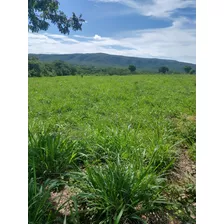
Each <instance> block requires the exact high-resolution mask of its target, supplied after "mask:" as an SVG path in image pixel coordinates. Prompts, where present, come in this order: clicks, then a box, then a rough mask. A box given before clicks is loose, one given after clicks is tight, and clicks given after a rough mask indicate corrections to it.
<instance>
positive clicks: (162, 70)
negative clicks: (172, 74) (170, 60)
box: [159, 66, 169, 74]
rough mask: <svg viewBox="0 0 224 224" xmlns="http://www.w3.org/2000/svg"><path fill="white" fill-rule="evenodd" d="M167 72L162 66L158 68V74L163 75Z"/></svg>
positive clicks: (167, 69)
mask: <svg viewBox="0 0 224 224" xmlns="http://www.w3.org/2000/svg"><path fill="white" fill-rule="evenodd" d="M167 72H169V68H167V67H165V66H162V67H160V68H159V73H163V74H165V73H167Z"/></svg>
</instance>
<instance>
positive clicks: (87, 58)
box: [30, 53, 196, 74]
mask: <svg viewBox="0 0 224 224" xmlns="http://www.w3.org/2000/svg"><path fill="white" fill-rule="evenodd" d="M30 56H36V57H38V58H39V59H40V60H41V61H43V62H52V61H55V60H62V61H65V62H68V63H70V64H72V65H79V66H85V67H89V68H90V67H92V68H93V67H96V68H97V69H98V70H99V69H102V70H103V69H105V68H106V69H107V68H111V69H112V68H116V69H122V70H123V71H124V70H126V74H127V73H128V72H129V70H128V69H127V68H128V66H129V65H131V64H132V65H135V66H136V68H137V72H139V73H153V74H155V73H158V69H159V68H160V67H162V66H166V67H168V68H169V70H170V71H172V72H174V73H178V74H179V73H183V72H184V66H185V65H189V66H191V67H192V69H194V70H196V65H195V64H191V63H185V62H179V61H173V60H164V59H155V58H136V57H126V56H119V55H109V54H102V53H92V54H41V55H38V54H36V55H34V54H30ZM89 72H90V70H89V71H87V73H86V74H90V73H89ZM98 73H101V72H98ZM103 73H104V72H103Z"/></svg>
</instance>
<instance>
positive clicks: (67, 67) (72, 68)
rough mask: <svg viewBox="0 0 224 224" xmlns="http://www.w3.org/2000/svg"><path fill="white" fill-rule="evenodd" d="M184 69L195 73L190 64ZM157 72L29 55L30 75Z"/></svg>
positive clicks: (134, 67)
mask: <svg viewBox="0 0 224 224" xmlns="http://www.w3.org/2000/svg"><path fill="white" fill-rule="evenodd" d="M184 70H185V72H186V73H187V74H195V70H193V69H192V68H191V67H190V66H185V67H184ZM150 73H152V74H155V73H156V72H155V71H151V72H150V71H142V70H137V68H136V66H134V65H129V66H128V68H118V67H105V68H102V67H95V66H84V65H72V64H70V63H67V62H64V61H61V60H55V61H52V62H43V61H40V60H39V59H38V58H37V57H34V56H29V57H28V77H42V76H49V77H54V76H72V75H81V76H83V75H130V74H150ZM157 73H162V74H178V73H179V72H175V71H171V70H169V68H168V67H166V66H162V67H160V68H159V69H158V72H157Z"/></svg>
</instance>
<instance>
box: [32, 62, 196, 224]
mask: <svg viewBox="0 0 224 224" xmlns="http://www.w3.org/2000/svg"><path fill="white" fill-rule="evenodd" d="M49 64H50V65H52V64H53V63H52V64H51V63H49ZM59 64H60V63H59ZM46 65H48V63H46ZM76 69H77V74H79V73H78V72H79V69H80V67H79V66H77V67H76ZM92 69H93V68H92ZM126 70H127V69H126ZM86 71H88V70H86ZM87 74H88V73H87ZM28 81H29V89H28V90H29V102H28V105H29V108H28V111H29V130H30V132H29V139H28V140H29V143H28V153H29V154H28V156H29V161H28V162H29V169H28V171H29V183H30V187H29V189H31V190H30V193H29V195H31V196H29V198H30V199H29V212H31V213H30V215H29V221H30V223H37V224H39V223H63V220H64V221H66V222H67V223H68V224H69V223H89V224H93V223H100V222H101V223H110V222H111V223H125V222H126V223H127V222H129V223H130V222H132V223H144V222H143V221H145V222H146V223H150V222H151V223H153V222H155V217H154V215H156V216H157V217H158V216H159V217H162V214H166V213H168V214H170V215H171V216H172V215H174V216H175V217H178V219H179V220H181V221H183V222H184V220H185V221H186V222H187V221H188V222H191V221H190V220H191V219H192V218H191V217H190V215H189V214H191V213H192V212H193V213H194V210H193V208H192V202H193V203H194V202H195V199H194V186H193V185H192V186H190V185H189V186H188V185H184V186H180V187H181V189H179V188H177V189H176V188H175V189H174V188H171V186H170V187H169V184H168V183H169V182H168V181H167V179H169V178H170V174H171V173H172V172H171V171H173V168H174V167H175V163H176V159H177V156H178V152H179V150H178V149H179V148H180V147H182V146H184V147H185V148H186V150H190V151H189V152H190V155H191V156H192V158H193V157H194V156H195V153H196V152H195V142H196V138H195V113H196V109H195V107H196V103H195V76H192V75H186V74H184V75H162V76H159V75H138V76H109V75H108V76H86V75H85V77H84V78H81V77H80V76H66V77H61V76H58V77H52V78H50V77H43V78H40V79H37V78H35V79H29V80H28ZM194 158H195V157H194ZM48 178H50V179H51V180H52V181H53V180H54V179H57V181H56V182H55V183H57V186H55V187H52V188H51V189H50V190H49V191H50V192H52V191H54V192H57V191H60V189H62V187H63V186H64V185H65V184H67V185H69V187H71V188H74V189H76V190H77V189H78V190H77V191H76V193H77V194H75V195H74V196H73V197H72V198H73V201H74V203H73V204H74V209H75V214H73V215H74V216H73V215H71V216H67V217H66V219H65V217H64V216H62V215H60V214H58V213H57V211H55V208H54V209H53V208H52V204H48V200H47V198H49V191H48V189H49V188H46V187H45V186H50V183H49V182H48ZM59 182H60V183H61V182H62V184H63V185H60V186H59ZM170 188H171V189H170ZM32 189H33V190H32ZM41 189H42V190H41ZM32 192H35V193H32ZM182 192H186V193H187V194H188V195H190V196H189V198H188V199H186V200H185V199H184V200H182V199H181V200H179V199H178V198H179V196H180V195H181V194H182ZM37 195H38V196H37ZM32 198H33V199H32ZM31 199H32V200H31ZM170 201H171V202H172V204H169V202H170ZM33 202H35V203H33ZM45 202H46V203H45ZM31 204H33V206H30V205H31ZM35 214H37V215H35ZM153 214H154V215H153ZM48 215H49V216H48ZM35 217H39V218H35ZM41 217H42V218H41ZM57 218H60V221H58V220H57ZM146 218H147V221H146ZM164 219H167V216H166V217H164ZM33 220H34V221H33ZM38 220H40V221H38ZM140 220H141V221H140ZM57 221H58V222H57ZM155 223H156V222H155ZM160 223H166V221H164V220H163V221H160ZM192 223H193V221H192Z"/></svg>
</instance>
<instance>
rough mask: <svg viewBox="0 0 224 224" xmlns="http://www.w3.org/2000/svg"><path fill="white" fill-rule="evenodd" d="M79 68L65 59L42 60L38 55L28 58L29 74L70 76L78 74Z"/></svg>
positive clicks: (33, 75)
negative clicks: (50, 61)
mask: <svg viewBox="0 0 224 224" xmlns="http://www.w3.org/2000/svg"><path fill="white" fill-rule="evenodd" d="M76 73H77V70H76V68H75V66H73V65H71V64H69V63H66V62H64V61H60V60H57V61H53V62H52V63H49V62H46V63H44V62H41V61H39V59H38V58H36V57H29V60H28V76H29V77H41V76H50V77H53V76H69V75H76Z"/></svg>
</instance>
